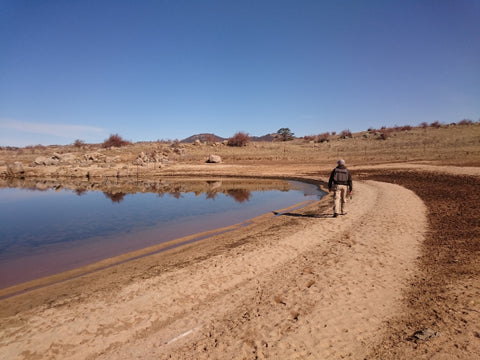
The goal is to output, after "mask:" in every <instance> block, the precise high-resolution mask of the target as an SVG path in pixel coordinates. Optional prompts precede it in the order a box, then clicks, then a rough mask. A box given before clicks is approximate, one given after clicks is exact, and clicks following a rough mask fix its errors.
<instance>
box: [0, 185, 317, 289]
mask: <svg viewBox="0 0 480 360" xmlns="http://www.w3.org/2000/svg"><path fill="white" fill-rule="evenodd" d="M323 194H324V193H323V192H322V191H320V190H319V189H318V187H317V186H315V185H311V184H305V183H302V182H295V181H285V180H271V179H232V178H225V179H223V178H222V179H192V178H177V177H176V178H161V179H148V180H143V181H140V182H129V181H125V180H121V179H105V180H104V181H101V182H93V181H87V180H83V179H82V180H79V179H67V180H64V181H59V180H56V179H42V180H38V179H36V180H31V179H30V180H21V179H9V180H0V223H1V224H2V226H0V288H2V287H6V286H9V285H13V284H16V283H20V282H22V281H27V280H31V279H34V278H38V277H41V276H45V275H49V274H53V273H56V272H59V271H65V270H68V269H72V268H75V267H79V266H83V265H86V264H90V263H93V262H96V261H99V260H102V259H105V258H108V257H112V256H116V255H120V254H124V253H126V252H130V251H133V250H137V249H141V248H145V247H148V246H152V245H157V244H160V243H163V242H166V241H170V240H172V239H177V238H180V237H183V236H187V235H192V234H195V233H200V232H204V231H208V230H213V229H218V228H221V227H225V226H229V225H233V224H240V223H242V222H245V221H247V220H249V219H251V218H254V217H256V216H258V215H261V214H265V213H271V212H272V211H275V210H279V209H284V208H287V207H289V206H292V205H295V204H298V203H301V202H304V201H309V200H310V201H314V200H317V199H319V198H320V197H321V196H323Z"/></svg>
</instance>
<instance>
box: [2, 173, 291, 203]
mask: <svg viewBox="0 0 480 360" xmlns="http://www.w3.org/2000/svg"><path fill="white" fill-rule="evenodd" d="M3 187H9V188H12V187H14V188H22V189H28V190H38V191H47V190H55V191H60V190H61V189H65V190H70V191H72V192H73V193H75V194H76V195H78V196H83V195H85V194H86V193H87V192H88V191H102V192H103V194H104V195H105V197H106V198H107V199H110V200H111V201H112V203H121V202H122V201H123V200H124V198H125V196H126V195H127V194H136V193H157V194H158V195H159V196H162V195H163V194H170V195H171V196H173V197H174V198H176V199H180V198H182V197H183V196H184V194H187V193H194V194H195V195H196V196H200V195H202V194H205V195H206V198H207V199H212V200H214V199H215V198H217V197H218V195H219V194H224V195H226V196H229V197H231V198H232V199H234V200H235V201H236V202H238V203H243V202H245V201H249V200H250V198H251V193H252V191H270V190H280V191H289V190H292V183H290V182H288V181H285V180H275V179H235V178H231V179H230V178H229V179H222V180H206V179H192V178H162V179H155V180H152V179H149V180H143V181H136V182H135V181H129V180H128V179H127V180H125V179H119V178H112V179H105V180H104V181H100V182H95V181H91V180H84V179H63V180H62V181H59V180H58V179H42V180H38V179H36V180H27V179H6V180H1V181H0V188H3Z"/></svg>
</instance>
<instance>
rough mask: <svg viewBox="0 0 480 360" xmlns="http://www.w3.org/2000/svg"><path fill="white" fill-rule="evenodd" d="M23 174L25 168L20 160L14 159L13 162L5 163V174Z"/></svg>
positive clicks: (14, 175)
mask: <svg viewBox="0 0 480 360" xmlns="http://www.w3.org/2000/svg"><path fill="white" fill-rule="evenodd" d="M24 174H25V169H24V168H23V164H22V163H21V162H20V161H15V162H14V163H10V164H7V176H13V177H16V176H21V175H24Z"/></svg>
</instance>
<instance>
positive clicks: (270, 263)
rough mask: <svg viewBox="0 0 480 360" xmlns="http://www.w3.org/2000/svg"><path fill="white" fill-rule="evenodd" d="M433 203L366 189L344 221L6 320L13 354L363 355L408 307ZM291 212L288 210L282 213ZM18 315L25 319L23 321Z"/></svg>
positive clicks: (6, 348) (320, 222)
mask: <svg viewBox="0 0 480 360" xmlns="http://www.w3.org/2000/svg"><path fill="white" fill-rule="evenodd" d="M425 214H426V208H425V206H424V204H423V203H422V202H421V200H420V199H419V198H418V197H417V196H416V195H414V194H413V193H412V192H410V191H408V190H406V189H404V188H402V187H400V186H397V185H392V184H386V183H379V182H373V181H367V182H357V183H356V189H355V197H354V199H353V201H352V202H351V204H350V206H349V213H348V215H346V216H344V217H340V218H337V219H333V218H330V217H318V218H307V217H305V218H300V221H304V222H305V225H304V228H303V230H301V231H299V232H297V233H295V234H293V235H288V236H282V234H281V233H278V234H276V235H272V236H271V237H266V238H265V241H264V242H263V243H262V245H260V246H258V245H255V246H252V245H251V244H249V243H248V242H247V243H246V244H244V245H242V246H239V247H235V248H234V249H232V251H230V252H228V253H226V254H223V255H221V256H211V257H208V258H206V259H204V260H201V261H198V262H195V263H192V264H189V265H188V266H186V267H184V268H180V269H175V270H174V271H169V272H165V273H162V274H160V275H158V276H156V277H152V278H149V279H146V280H143V281H137V282H135V283H133V284H131V285H128V286H125V287H124V288H123V290H122V291H120V292H118V293H115V294H108V296H107V297H104V298H103V299H102V300H101V301H100V300H97V299H93V298H92V299H90V300H87V301H83V302H80V303H74V304H69V305H68V306H64V307H54V308H51V309H43V310H42V309H35V311H27V312H23V313H20V314H17V315H15V316H14V317H12V318H11V319H5V322H4V323H3V325H2V326H1V328H0V339H1V340H0V353H2V354H4V356H5V358H8V359H30V358H32V359H33V358H42V359H66V358H68V359H132V358H141V359H167V358H170V357H171V358H175V359H180V358H181V359H206V358H214V359H216V358H218V359H220V358H221V359H254V358H271V359H319V358H323V359H327V358H331V359H338V358H341V357H342V356H345V357H350V358H352V359H363V356H362V355H363V354H365V353H366V351H367V349H368V348H369V346H371V345H374V344H376V342H377V340H378V337H379V336H380V334H381V333H382V330H383V328H382V323H383V322H384V321H386V320H388V318H389V317H390V316H392V315H393V314H395V313H396V312H398V311H399V306H401V302H400V300H401V298H402V289H404V288H405V287H407V286H408V284H407V280H408V278H409V277H410V276H411V275H412V274H413V272H414V271H415V259H416V257H417V256H418V251H419V246H418V245H419V244H420V242H421V241H422V239H423V236H424V231H425V228H426V215H425ZM284 216H288V215H284ZM20 317H21V320H22V321H19V320H20Z"/></svg>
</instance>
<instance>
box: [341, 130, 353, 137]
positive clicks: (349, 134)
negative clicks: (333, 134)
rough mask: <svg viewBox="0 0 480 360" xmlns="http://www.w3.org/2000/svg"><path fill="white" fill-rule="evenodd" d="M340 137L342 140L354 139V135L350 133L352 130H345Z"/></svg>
mask: <svg viewBox="0 0 480 360" xmlns="http://www.w3.org/2000/svg"><path fill="white" fill-rule="evenodd" d="M338 136H339V137H340V139H348V138H352V133H351V132H350V130H348V129H345V130H343V131H342V132H341V133H340V135H338Z"/></svg>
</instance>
